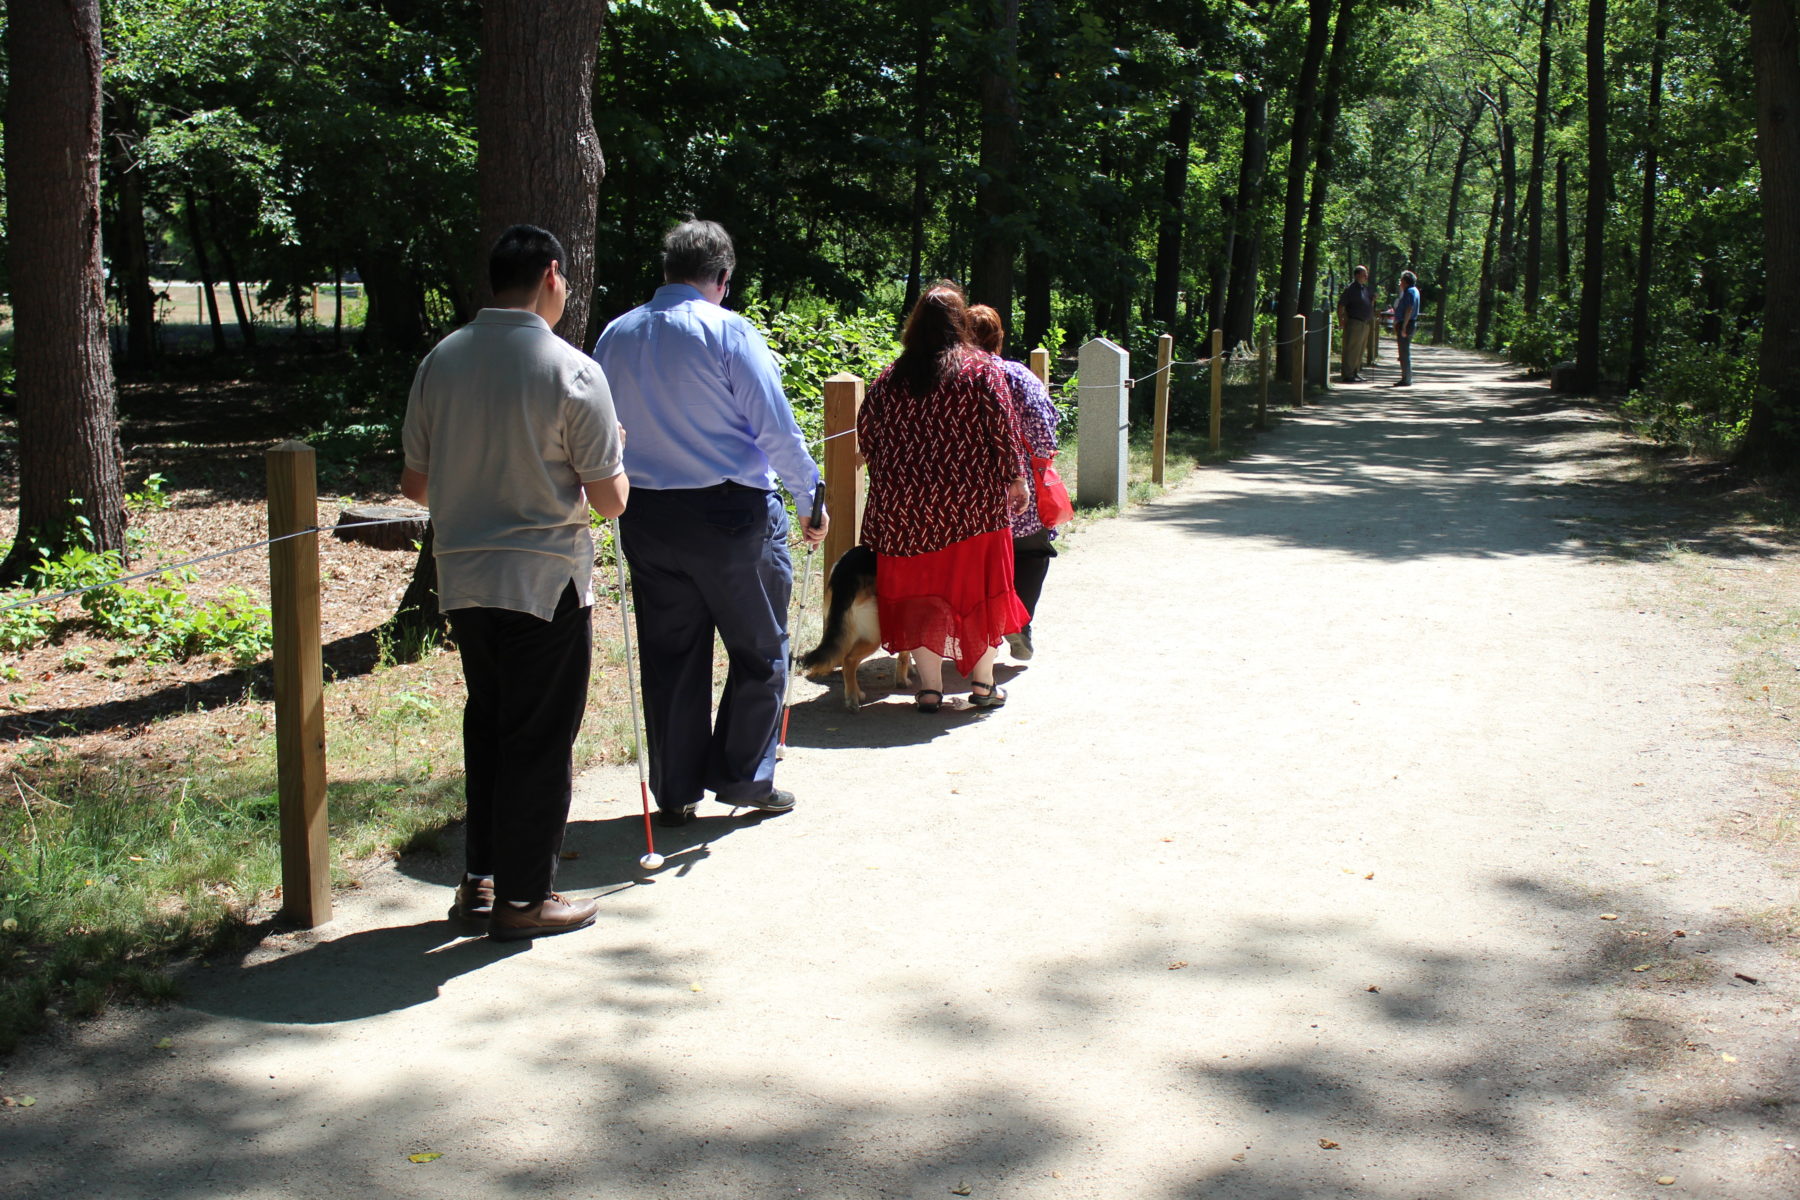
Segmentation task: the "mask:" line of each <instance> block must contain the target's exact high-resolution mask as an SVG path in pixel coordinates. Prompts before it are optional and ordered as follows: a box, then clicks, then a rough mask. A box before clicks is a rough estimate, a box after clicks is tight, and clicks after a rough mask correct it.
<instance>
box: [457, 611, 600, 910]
mask: <svg viewBox="0 0 1800 1200" xmlns="http://www.w3.org/2000/svg"><path fill="white" fill-rule="evenodd" d="M592 612H593V609H591V608H588V607H585V606H583V605H582V603H581V601H580V599H579V598H578V597H577V596H576V593H575V585H574V584H573V583H571V584H569V585H568V586H567V587H566V588H564V589H563V594H562V599H561V601H560V602H559V603H558V604H557V606H556V616H555V618H554V619H552V620H549V621H545V620H542V619H541V618H538V617H534V616H532V615H531V614H530V613H522V612H514V611H512V610H511V609H507V608H458V609H452V610H451V611H450V612H448V613H446V614H445V615H446V616H447V617H449V619H450V629H451V631H452V633H453V634H454V635H455V637H456V648H457V650H458V651H460V652H461V654H462V664H463V678H464V679H465V680H467V682H468V689H469V695H468V701H467V703H466V704H465V705H464V706H463V790H464V793H465V794H466V795H467V797H468V803H469V820H468V848H467V863H468V870H469V873H470V874H471V875H492V876H493V877H494V896H495V898H496V899H499V900H523V901H526V902H528V903H531V904H536V903H537V902H538V901H539V900H542V899H543V898H544V897H546V896H548V895H549V894H550V890H551V887H552V885H553V884H555V882H556V863H557V856H558V854H559V853H560V852H561V850H562V841H563V827H564V826H565V825H566V824H567V823H568V820H569V797H570V791H571V787H570V785H571V782H572V772H571V769H570V761H569V759H570V754H571V752H572V751H573V749H574V746H575V735H576V733H578V732H579V731H580V729H581V718H582V715H583V714H584V713H585V712H586V710H587V688H588V668H589V666H590V664H591V662H592V660H593V652H594V633H593V624H592V621H591V620H590V614H592Z"/></svg>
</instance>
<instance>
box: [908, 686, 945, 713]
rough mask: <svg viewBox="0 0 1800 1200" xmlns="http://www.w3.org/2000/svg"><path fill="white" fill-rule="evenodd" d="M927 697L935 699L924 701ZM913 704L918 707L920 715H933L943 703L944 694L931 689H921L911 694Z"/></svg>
mask: <svg viewBox="0 0 1800 1200" xmlns="http://www.w3.org/2000/svg"><path fill="white" fill-rule="evenodd" d="M927 696H936V697H937V699H935V700H926V699H925V697H927ZM913 703H914V704H916V705H918V706H919V711H920V712H922V713H926V714H930V713H934V712H936V711H937V710H938V708H939V706H941V705H942V704H943V703H944V693H942V692H940V691H937V690H935V689H933V688H921V689H920V690H918V691H916V692H914V693H913Z"/></svg>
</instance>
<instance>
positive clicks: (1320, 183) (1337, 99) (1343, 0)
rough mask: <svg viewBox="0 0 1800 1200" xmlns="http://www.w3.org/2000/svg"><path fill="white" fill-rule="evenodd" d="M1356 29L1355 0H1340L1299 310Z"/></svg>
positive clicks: (1313, 279)
mask: <svg viewBox="0 0 1800 1200" xmlns="http://www.w3.org/2000/svg"><path fill="white" fill-rule="evenodd" d="M1355 28H1356V0H1339V2H1338V14H1337V25H1336V26H1335V27H1334V28H1333V29H1332V32H1331V58H1330V65H1329V66H1327V67H1326V68H1325V92H1324V94H1323V95H1322V96H1321V97H1320V105H1319V135H1318V147H1319V149H1318V165H1316V166H1315V167H1314V168H1313V177H1312V196H1311V198H1310V199H1309V200H1308V202H1307V205H1306V245H1305V248H1304V250H1303V252H1302V255H1301V259H1300V309H1301V311H1303V312H1311V311H1312V309H1313V300H1314V293H1315V292H1316V291H1317V289H1318V281H1319V240H1320V238H1321V236H1322V235H1323V233H1324V228H1325V193H1326V191H1327V189H1329V188H1330V187H1331V171H1332V168H1333V166H1335V165H1336V162H1337V152H1336V148H1335V143H1336V141H1337V119H1338V109H1339V108H1340V107H1341V105H1342V101H1343V92H1344V61H1345V58H1346V57H1347V55H1348V52H1349V48H1350V37H1351V35H1352V33H1353V32H1354V31H1355ZM1347 265H1348V264H1346V266H1347Z"/></svg>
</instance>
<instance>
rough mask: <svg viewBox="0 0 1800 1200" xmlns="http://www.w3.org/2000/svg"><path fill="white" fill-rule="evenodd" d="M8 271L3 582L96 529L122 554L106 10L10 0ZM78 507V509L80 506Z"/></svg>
mask: <svg viewBox="0 0 1800 1200" xmlns="http://www.w3.org/2000/svg"><path fill="white" fill-rule="evenodd" d="M6 47H7V55H8V59H9V61H10V62H11V64H12V66H11V71H12V75H11V79H10V80H9V84H8V87H7V99H6V204H7V219H8V222H9V228H8V230H7V233H8V237H7V261H8V267H9V275H10V277H11V284H12V304H13V330H14V341H13V346H14V352H15V359H14V362H15V367H16V371H17V374H16V376H15V380H14V393H15V395H16V397H17V413H18V425H19V450H18V453H19V525H18V534H17V536H16V537H15V538H14V540H13V545H12V549H11V551H10V552H9V553H8V554H7V556H6V559H5V561H4V562H0V580H4V581H5V582H8V583H12V582H17V581H18V580H19V579H21V578H22V577H23V576H24V574H25V572H26V570H27V569H28V568H30V567H31V566H32V565H33V564H34V563H36V562H37V560H38V555H39V548H40V547H41V548H42V550H43V551H44V552H46V553H48V554H50V555H53V556H54V555H56V554H59V553H61V552H62V551H63V550H64V549H66V548H67V547H68V546H69V545H71V544H72V543H74V542H75V541H76V540H77V536H78V535H77V530H78V529H80V528H81V526H80V525H78V524H77V523H76V520H75V518H77V517H80V518H81V519H82V520H84V521H85V522H86V525H87V529H88V531H89V532H90V533H91V536H92V538H93V544H94V546H95V548H96V549H99V550H117V551H119V552H120V553H121V554H123V553H124V551H125V499H124V487H123V483H122V479H121V473H122V457H123V456H122V455H121V453H120V449H119V431H118V419H117V415H116V410H115V403H114V393H113V375H112V358H111V352H110V347H109V346H108V345H107V338H106V290H105V274H104V272H103V270H102V269H101V262H100V63H101V58H102V50H101V42H100V2H99V0H55V2H54V3H51V2H49V0H10V2H9V3H8V4H7V27H6ZM72 502H73V503H72Z"/></svg>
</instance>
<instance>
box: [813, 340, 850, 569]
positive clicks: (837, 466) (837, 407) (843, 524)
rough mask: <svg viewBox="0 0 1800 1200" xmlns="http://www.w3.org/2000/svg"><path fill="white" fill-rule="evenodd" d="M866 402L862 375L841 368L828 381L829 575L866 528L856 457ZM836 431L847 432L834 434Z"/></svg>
mask: <svg viewBox="0 0 1800 1200" xmlns="http://www.w3.org/2000/svg"><path fill="white" fill-rule="evenodd" d="M862 402H863V381H862V379H861V378H860V377H859V376H856V375H851V374H849V373H847V372H843V371H840V372H839V373H837V374H836V375H833V376H832V377H831V378H829V379H827V380H826V381H825V437H826V439H827V440H826V442H825V456H824V463H823V465H824V468H825V511H826V512H828V513H830V514H831V528H830V529H829V530H827V531H826V534H825V570H826V573H827V575H829V573H830V571H831V568H832V565H833V564H834V563H836V562H837V560H838V559H839V558H841V557H843V554H844V551H846V550H848V549H850V548H851V547H852V546H854V545H856V538H857V534H858V532H859V531H860V530H861V529H862V514H863V499H864V495H865V489H864V484H863V472H862V467H861V465H860V464H858V463H857V461H856V416H857V414H858V413H859V412H861V411H862ZM846 430H847V431H848V432H845V431H846ZM834 433H843V434H844V436H843V437H835V438H834V437H832V434H834ZM802 519H804V514H802Z"/></svg>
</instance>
